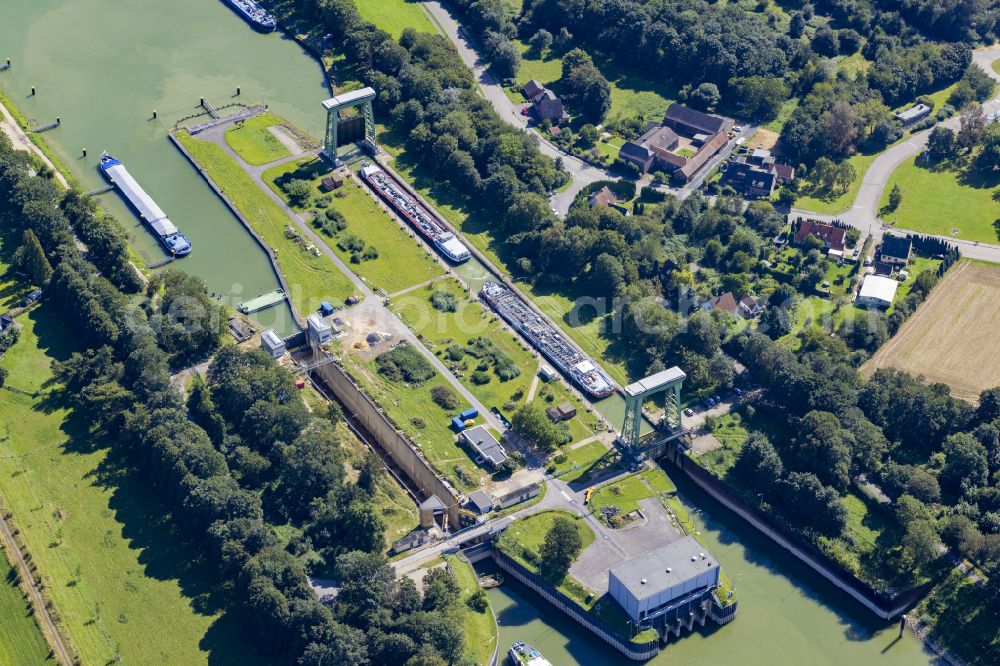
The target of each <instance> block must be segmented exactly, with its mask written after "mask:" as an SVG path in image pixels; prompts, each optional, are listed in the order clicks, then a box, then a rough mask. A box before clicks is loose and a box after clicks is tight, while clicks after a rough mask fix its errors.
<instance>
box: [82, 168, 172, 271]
mask: <svg viewBox="0 0 1000 666" xmlns="http://www.w3.org/2000/svg"><path fill="white" fill-rule="evenodd" d="M98 168H99V169H100V170H101V173H102V174H104V177H105V178H106V179H107V181H108V182H109V183H111V184H112V185H114V186H115V187H116V188H117V189H118V191H119V192H121V195H122V196H123V197H125V200H126V201H128V202H129V204H130V205H131V206H132V208H133V209H134V210H135V212H136V213H138V214H139V219H141V220H142V221H143V223H144V224H145V225H146V226H147V227H149V228H150V229H152V230H153V233H154V234H156V237H157V238H158V239H159V241H160V243H161V244H162V245H163V247H164V248H165V249H166V250H167V252H169V253H170V254H171V255H173V256H175V257H183V256H184V255H186V254H188V253H189V252H191V241H190V240H188V237H187V236H185V235H184V234H183V233H181V231H180V229H178V228H177V227H175V226H174V223H173V222H171V221H170V218H169V217H167V214H166V213H164V212H163V210H161V209H160V207H159V206H157V205H156V202H155V201H153V199H152V198H151V197H150V196H149V195H148V194H146V190H144V189H142V187H141V186H140V185H139V183H137V182H136V180H135V178H133V177H132V174H130V173H129V172H128V169H126V168H125V165H124V164H122V163H121V162H119V161H118V160H116V159H115V158H114V157H112V156H111V155H108V154H107V153H104V154H102V155H101V163H100V165H99V166H98Z"/></svg>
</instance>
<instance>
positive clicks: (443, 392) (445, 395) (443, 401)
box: [431, 386, 460, 410]
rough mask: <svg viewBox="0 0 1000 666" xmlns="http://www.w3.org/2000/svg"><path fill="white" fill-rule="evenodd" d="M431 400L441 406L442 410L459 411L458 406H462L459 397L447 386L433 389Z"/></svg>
mask: <svg viewBox="0 0 1000 666" xmlns="http://www.w3.org/2000/svg"><path fill="white" fill-rule="evenodd" d="M431 399H433V400H434V402H436V403H437V404H438V405H440V406H441V408H442V409H447V410H453V409H458V405H459V404H460V403H459V400H458V396H457V395H455V392H454V391H452V390H451V389H450V388H448V387H447V386H435V387H434V388H432V389H431Z"/></svg>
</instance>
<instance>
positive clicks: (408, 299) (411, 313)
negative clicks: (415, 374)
mask: <svg viewBox="0 0 1000 666" xmlns="http://www.w3.org/2000/svg"><path fill="white" fill-rule="evenodd" d="M435 300H436V301H437V302H438V303H439V304H440V303H444V302H446V303H447V305H444V306H442V307H446V308H451V307H454V308H455V310H454V311H453V312H451V311H448V310H447V309H444V310H442V309H439V308H438V307H435V306H434V304H433V301H435ZM393 308H394V309H395V310H397V311H398V312H399V314H400V316H401V317H402V319H403V321H405V322H406V323H407V324H408V325H409V326H410V327H411V328H412V329H413V330H414V331H416V332H417V334H418V335H419V336H420V337H421V339H422V340H423V342H424V343H425V344H426V345H427V346H428V348H429V349H430V350H431V351H433V352H434V353H435V354H437V355H438V356H440V357H441V359H442V361H444V362H445V363H446V364H449V365H451V367H452V371H453V372H455V374H456V376H457V377H459V378H461V379H462V381H463V383H464V384H465V385H466V386H468V387H469V390H470V391H472V392H473V393H474V394H475V395H476V397H478V398H479V399H480V400H482V401H483V403H484V404H486V405H487V406H489V407H492V406H496V407H498V408H501V409H504V410H505V411H508V412H509V411H511V410H512V409H514V408H516V406H517V404H518V403H520V402H522V401H523V400H524V398H525V397H526V396H527V394H528V389H529V388H530V386H531V382H532V379H533V378H534V376H535V372H536V370H537V368H538V360H537V359H535V357H534V356H533V355H532V353H531V352H530V351H528V350H527V349H525V347H524V346H523V343H521V342H520V341H519V339H518V338H517V337H515V336H514V334H513V333H511V332H510V331H509V330H507V329H506V328H504V326H503V324H502V323H501V322H500V320H499V318H498V317H497V316H496V315H494V314H492V313H491V312H489V311H487V310H486V308H485V307H483V305H482V304H480V303H479V302H478V300H477V299H476V298H474V297H473V296H470V295H469V294H467V293H466V292H465V290H464V289H463V288H462V286H461V285H460V284H459V283H458V282H457V281H455V280H453V279H447V280H439V281H437V282H434V283H432V284H429V285H427V286H426V287H422V288H420V289H418V290H416V291H412V292H409V293H407V294H405V295H403V296H401V297H400V298H398V299H396V300H394V301H393ZM482 338H485V339H487V340H488V341H489V343H492V345H493V347H495V349H496V350H498V351H499V352H500V353H502V354H504V355H506V356H507V358H509V359H510V361H512V362H513V365H514V366H516V367H517V368H518V369H519V370H520V374H519V375H518V376H517V377H514V378H513V379H508V380H503V379H501V378H500V377H499V376H498V374H497V372H496V371H494V370H493V368H492V367H489V368H487V369H486V370H485V371H484V372H485V373H486V374H485V375H477V376H478V377H480V378H481V379H480V380H479V381H482V380H488V381H486V382H485V383H477V380H475V379H474V378H473V374H474V371H476V369H477V368H479V367H482V366H481V365H480V364H481V363H486V364H487V365H491V364H490V363H489V362H488V361H487V360H485V359H477V358H476V357H475V356H474V355H473V354H470V353H463V354H461V355H460V354H459V353H458V351H457V350H455V349H454V348H455V347H458V348H459V349H473V346H472V345H471V344H470V343H471V342H472V341H473V340H480V339H482ZM477 353H479V352H478V351H477ZM459 356H461V357H460V358H457V357H459Z"/></svg>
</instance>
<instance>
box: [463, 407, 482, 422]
mask: <svg viewBox="0 0 1000 666" xmlns="http://www.w3.org/2000/svg"><path fill="white" fill-rule="evenodd" d="M477 416H479V410H478V409H476V408H475V407H469V408H468V409H467V410H465V411H464V412H462V413H461V414H459V415H458V418H460V419H462V420H463V421H468V420H469V419H474V418H476V417H477Z"/></svg>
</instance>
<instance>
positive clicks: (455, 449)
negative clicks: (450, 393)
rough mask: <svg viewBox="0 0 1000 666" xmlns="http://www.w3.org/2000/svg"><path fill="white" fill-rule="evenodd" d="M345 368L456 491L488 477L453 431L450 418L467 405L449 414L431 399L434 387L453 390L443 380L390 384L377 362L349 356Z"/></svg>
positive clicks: (470, 487)
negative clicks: (416, 384) (377, 366)
mask: <svg viewBox="0 0 1000 666" xmlns="http://www.w3.org/2000/svg"><path fill="white" fill-rule="evenodd" d="M344 367H345V369H347V370H348V372H350V374H351V376H352V377H353V378H354V379H355V381H357V382H358V384H359V385H360V386H361V388H362V389H363V390H364V391H365V393H366V394H367V395H368V396H369V397H370V398H371V399H372V400H374V401H375V402H376V403H378V405H379V407H381V408H382V409H383V410H384V411H385V413H386V414H387V415H388V416H389V418H390V419H392V420H393V421H394V422H395V423H396V426H397V427H399V428H400V429H402V430H403V431H404V432H405V433H406V435H407V436H408V437H409V438H410V441H411V442H413V444H415V445H416V446H417V447H418V448H419V449H420V450H421V452H422V453H423V454H424V456H425V457H426V458H427V460H428V461H430V463H431V465H432V466H433V467H434V468H435V469H436V470H438V472H439V473H440V474H441V475H442V476H445V477H447V478H448V479H449V481H450V482H451V483H452V484H454V485H455V487H456V488H460V489H465V490H475V489H477V488H479V480H480V478H481V477H485V476H488V474H487V473H486V472H485V471H484V470H483V469H482V468H480V467H479V466H478V465H476V463H475V461H474V460H473V459H472V458H471V457H470V456H469V454H468V452H467V451H466V450H465V449H464V448H462V447H460V446H459V445H458V442H457V441H456V439H455V433H454V432H452V430H451V418H452V417H453V416H455V414H457V413H458V412H459V411H461V410H463V409H466V408H467V407H468V405H466V404H464V402H463V403H462V405H461V406H460V407H459V408H458V409H457V410H451V411H448V410H445V409H443V408H442V407H441V406H439V405H438V404H437V403H436V402H434V400H433V399H432V398H431V390H432V389H433V388H434V387H435V386H448V387H449V388H450V385H449V384H448V382H447V380H445V379H444V377H442V376H441V375H439V374H437V373H435V375H434V377H433V378H432V379H430V380H429V381H427V382H425V383H423V384H421V385H420V386H413V385H410V384H407V383H405V382H395V381H390V380H388V379H386V378H385V377H384V376H383V375H381V374H380V373H379V372H378V370H377V369H376V365H375V361H369V362H365V361H362V360H360V359H358V358H356V357H354V356H352V355H350V354H347V355H345V357H344ZM452 411H454V413H452Z"/></svg>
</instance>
